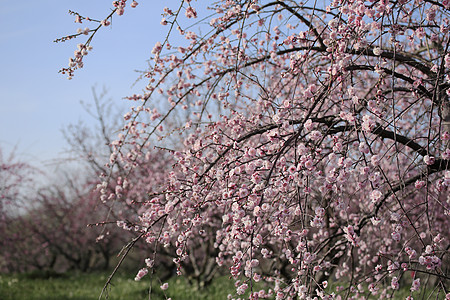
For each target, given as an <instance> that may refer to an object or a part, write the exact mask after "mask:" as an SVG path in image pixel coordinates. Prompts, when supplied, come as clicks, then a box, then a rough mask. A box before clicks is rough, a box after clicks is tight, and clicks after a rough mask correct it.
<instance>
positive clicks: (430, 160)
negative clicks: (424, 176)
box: [423, 155, 435, 166]
mask: <svg viewBox="0 0 450 300" xmlns="http://www.w3.org/2000/svg"><path fill="white" fill-rule="evenodd" d="M423 162H424V163H425V164H427V165H429V166H431V165H432V164H434V162H435V159H434V157H433V156H429V155H425V156H424V157H423Z"/></svg>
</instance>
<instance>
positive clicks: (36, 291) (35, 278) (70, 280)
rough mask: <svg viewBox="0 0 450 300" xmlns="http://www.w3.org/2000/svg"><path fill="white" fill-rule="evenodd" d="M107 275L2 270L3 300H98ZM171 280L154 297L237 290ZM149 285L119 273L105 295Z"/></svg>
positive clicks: (134, 295) (131, 293)
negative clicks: (199, 286)
mask: <svg viewBox="0 0 450 300" xmlns="http://www.w3.org/2000/svg"><path fill="white" fill-rule="evenodd" d="M108 276H109V273H90V274H76V273H71V274H63V275H55V274H52V276H49V274H42V273H31V274H18V275H4V274H0V300H44V299H45V300H64V299H74V300H96V299H99V296H100V293H101V290H102V288H103V286H104V284H105V282H106V280H107V278H108ZM168 283H169V288H168V289H167V290H166V291H164V292H163V290H162V289H161V288H160V287H159V286H160V285H161V283H160V282H159V281H158V280H157V278H156V276H154V278H153V281H152V296H151V299H153V300H160V299H167V298H172V299H173V300H178V299H182V300H206V299H227V295H228V294H229V293H231V294H234V293H235V287H234V281H233V280H230V279H228V277H226V276H224V277H219V278H216V279H215V280H214V281H213V282H212V284H211V285H210V286H208V287H207V288H205V289H197V288H195V287H193V286H191V285H189V284H188V283H187V281H186V279H185V278H184V277H174V278H172V279H170V280H169V281H168ZM149 287H150V278H149V276H148V275H147V276H145V277H144V278H143V279H142V280H141V281H138V282H137V281H134V274H116V275H115V276H114V278H113V280H112V285H111V286H110V288H109V290H108V295H104V296H103V297H102V299H110V300H140V299H142V300H144V299H149V296H148V294H149ZM329 288H331V287H329ZM256 290H258V288H256ZM344 294H345V293H344ZM409 294H410V292H409V286H405V287H403V288H402V289H401V290H400V291H399V292H398V293H396V295H395V298H394V299H405V298H406V297H407V296H408V295H409ZM234 295H235V294H234ZM368 295H369V294H368V293H366V294H365V296H368ZM106 296H107V297H106ZM429 296H433V298H434V299H444V298H442V297H445V296H443V294H442V293H441V294H439V295H437V291H433V290H432V289H427V290H425V291H424V290H423V289H422V290H421V292H415V293H414V299H416V297H417V299H427V298H428V297H429ZM441 296H442V297H441ZM242 297H244V299H245V298H247V297H248V293H246V294H244V295H242V296H241V298H242ZM367 299H378V297H377V296H369V297H368V298H367Z"/></svg>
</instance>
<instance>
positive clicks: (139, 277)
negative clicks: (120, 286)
mask: <svg viewBox="0 0 450 300" xmlns="http://www.w3.org/2000/svg"><path fill="white" fill-rule="evenodd" d="M147 273H148V269H147V268H143V269H140V270H139V272H138V273H137V275H136V277H135V278H134V280H135V281H139V280H141V279H142V277H144V276H145V275H147Z"/></svg>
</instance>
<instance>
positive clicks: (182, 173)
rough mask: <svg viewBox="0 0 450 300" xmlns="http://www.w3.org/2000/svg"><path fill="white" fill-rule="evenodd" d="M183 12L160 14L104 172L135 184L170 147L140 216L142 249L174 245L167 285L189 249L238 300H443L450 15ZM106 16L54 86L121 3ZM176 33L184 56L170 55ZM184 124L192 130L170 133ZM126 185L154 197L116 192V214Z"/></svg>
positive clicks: (299, 9)
mask: <svg viewBox="0 0 450 300" xmlns="http://www.w3.org/2000/svg"><path fill="white" fill-rule="evenodd" d="M196 4H198V5H200V3H198V2H194V1H180V3H179V5H178V6H177V7H174V8H165V9H164V13H163V19H162V21H161V24H162V25H166V26H168V27H169V30H168V35H167V36H166V38H165V39H163V41H162V42H158V43H157V44H156V45H155V47H154V48H153V50H152V54H153V57H152V58H151V59H152V63H151V66H150V68H149V69H148V70H147V71H146V72H145V74H144V77H145V78H149V82H148V84H147V85H146V87H145V91H144V92H143V94H142V95H133V96H131V97H130V100H132V101H135V102H136V107H135V108H133V109H132V110H131V111H130V112H129V113H127V114H126V115H125V120H126V121H127V123H126V125H125V126H124V127H123V130H122V133H121V134H120V135H119V137H118V139H117V140H116V141H114V142H112V143H111V147H112V148H111V149H112V150H113V151H112V154H111V162H110V166H114V165H116V164H120V165H121V166H122V167H123V168H124V169H125V170H130V172H132V171H131V170H139V169H140V168H141V162H142V159H143V158H144V157H145V156H146V153H147V151H148V150H149V149H151V148H152V144H155V143H157V140H162V144H159V145H164V144H163V143H164V138H165V137H166V136H168V135H171V134H174V133H179V134H180V135H181V137H182V140H183V143H182V144H179V145H171V146H170V148H171V149H169V150H168V152H169V153H172V154H173V157H174V159H175V160H176V163H175V164H174V166H173V169H172V170H171V172H170V173H169V174H168V176H167V179H166V180H165V181H162V182H163V183H164V184H163V186H162V187H160V188H158V189H157V190H156V192H159V193H157V194H154V195H153V196H152V197H149V199H147V200H145V201H144V202H143V203H142V209H140V210H138V215H139V221H138V222H136V223H133V224H132V227H133V229H134V230H137V231H138V232H140V236H139V237H142V238H145V240H146V241H147V242H148V243H149V244H151V245H154V247H155V249H159V248H158V247H157V245H160V244H162V245H170V244H172V245H175V246H176V250H175V254H176V257H175V258H174V262H175V263H176V264H177V265H178V266H179V274H181V273H182V269H183V262H185V261H188V260H189V259H193V258H196V254H195V252H193V251H192V247H191V245H192V244H203V245H207V244H208V243H211V244H212V245H213V246H214V251H211V252H209V253H210V254H211V255H214V257H215V258H216V262H217V264H218V265H223V266H227V267H229V270H230V273H231V276H232V277H233V278H234V279H235V280H236V287H237V289H236V293H237V294H238V295H241V294H243V293H244V292H246V291H250V298H252V299H260V298H267V297H275V298H276V299H298V298H299V299H312V298H314V297H317V298H322V299H334V298H336V299H342V298H357V297H362V298H364V297H366V298H367V297H368V296H369V295H376V297H378V298H392V297H396V293H397V291H398V290H399V287H406V289H410V290H411V292H410V296H409V299H412V298H413V297H417V296H416V295H420V294H419V293H418V292H416V291H417V290H419V289H423V288H424V286H428V287H431V286H433V292H432V293H433V297H436V298H442V299H443V298H445V297H447V298H449V297H450V294H449V290H448V289H449V287H448V284H449V279H450V278H449V275H448V274H449V258H448V255H449V249H450V241H449V235H448V233H449V232H448V228H449V225H450V223H449V221H450V217H449V211H450V193H449V185H450V170H449V169H450V164H449V162H450V161H449V159H450V148H449V140H450V100H449V94H450V90H449V87H450V79H449V71H450V54H449V51H448V50H449V45H450V35H449V29H450V28H449V26H450V24H449V23H450V20H449V13H450V2H449V1H430V0H398V1H390V2H388V1H384V0H371V1H362V0H335V1H304V2H297V1H256V0H255V1H225V0H223V1H215V2H210V3H208V5H209V9H210V10H211V11H212V14H211V15H209V16H206V17H205V19H203V18H200V20H201V21H199V22H198V23H193V24H189V21H185V20H183V15H184V16H185V17H186V18H187V19H196V18H197V17H198V15H199V14H200V13H201V12H200V11H197V10H196V9H195V7H194V6H196ZM113 5H114V10H113V11H112V12H111V14H109V15H108V16H107V17H106V18H105V19H104V20H103V21H101V22H99V27H98V28H95V29H93V30H89V29H85V30H84V31H83V30H81V33H80V34H82V33H85V34H87V35H90V36H89V38H88V40H87V42H86V43H84V44H79V46H78V50H77V51H76V53H75V57H74V58H73V59H72V60H71V62H70V64H69V67H68V68H65V69H63V70H62V72H65V73H67V74H68V75H69V76H73V74H74V71H75V70H76V69H77V68H80V67H82V66H83V57H84V55H86V54H87V51H89V50H90V43H91V41H92V38H93V36H94V35H95V34H96V33H97V32H98V31H99V29H100V28H101V27H102V26H107V25H108V24H109V23H110V21H111V19H112V18H113V16H115V15H122V14H123V13H124V11H125V6H126V1H114V2H113ZM136 5H137V2H136V1H133V2H132V3H131V6H132V7H136ZM84 20H87V19H86V18H84V17H81V16H79V15H78V14H76V21H84ZM204 20H208V21H209V22H208V23H206V22H204ZM185 23H186V25H184V24H185ZM196 26H197V27H198V30H196V31H194V29H193V28H195V27H196ZM175 29H177V31H178V32H179V33H180V34H181V35H182V36H184V37H185V38H186V40H187V44H185V45H180V46H177V47H175V46H174V45H172V44H171V40H172V37H173V36H174V35H175V34H176V33H175ZM75 36H76V35H74V36H69V37H66V38H63V39H67V38H71V37H75ZM158 94H160V96H157V95H158ZM158 98H159V99H162V98H165V99H167V101H168V102H169V104H170V105H171V106H170V108H169V109H167V110H166V111H165V112H158V111H157V110H156V108H155V106H154V104H153V103H155V102H157V99H158ZM182 110H189V111H190V113H191V115H190V120H189V121H188V122H187V123H186V124H185V125H182V126H180V127H179V128H177V129H174V128H173V120H171V117H172V116H174V115H176V113H177V112H179V111H182ZM168 122H172V123H169V124H170V126H168ZM167 148H169V147H167ZM111 172H112V171H111ZM109 182H110V181H108V176H105V178H104V182H103V183H102V185H103V186H104V187H107V186H108V184H109ZM160 182H161V181H160ZM125 183H126V184H125ZM112 184H113V185H116V190H117V186H120V185H117V182H113V183H112ZM131 188H132V189H134V190H135V191H136V192H135V193H136V194H141V195H149V194H153V191H154V190H153V186H152V192H150V193H149V186H148V185H145V184H143V185H141V184H140V182H134V183H133V185H132V186H130V185H129V182H128V181H127V180H125V179H124V180H123V183H122V188H118V189H119V192H116V193H111V194H108V192H107V189H106V188H104V189H103V192H102V193H104V195H103V198H104V199H109V200H108V201H111V203H117V202H123V201H126V200H127V199H126V197H125V198H123V197H119V194H121V191H122V190H125V189H131ZM143 199H145V197H144V198H143ZM127 226H130V225H127ZM150 259H154V260H157V259H158V256H157V254H155V255H154V256H153V257H152V258H150ZM148 262H150V260H149V261H148ZM151 265H152V264H151V263H149V264H148V269H150V268H151ZM145 270H146V269H144V270H142V271H141V272H139V274H138V276H137V279H140V278H141V277H142V276H144V275H145V274H146V271H145ZM261 281H262V282H264V283H265V284H266V285H265V288H264V289H262V290H260V291H257V290H256V288H255V282H261ZM333 282H337V284H333V285H332V286H330V285H331V283H333ZM263 286H264V285H263ZM421 295H422V297H424V296H423V295H424V293H422V294H421Z"/></svg>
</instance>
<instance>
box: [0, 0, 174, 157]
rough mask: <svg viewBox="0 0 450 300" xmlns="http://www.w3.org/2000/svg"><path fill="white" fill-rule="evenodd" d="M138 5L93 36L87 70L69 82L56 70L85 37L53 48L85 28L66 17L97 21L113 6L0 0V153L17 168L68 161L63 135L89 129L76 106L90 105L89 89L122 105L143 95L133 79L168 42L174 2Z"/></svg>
mask: <svg viewBox="0 0 450 300" xmlns="http://www.w3.org/2000/svg"><path fill="white" fill-rule="evenodd" d="M130 2H131V1H130ZM138 2H139V6H138V7H137V8H135V9H133V8H130V7H129V6H128V7H127V8H126V11H125V14H124V15H123V16H121V17H118V16H115V17H114V19H113V23H112V26H110V27H108V28H104V29H103V30H101V31H100V32H98V34H97V35H96V36H95V38H94V41H93V43H92V46H93V50H92V51H91V53H90V54H89V55H88V56H87V57H86V58H85V67H84V69H82V70H78V71H77V72H76V74H75V77H74V78H73V79H72V80H67V79H66V76H64V75H61V74H58V70H59V69H60V68H62V67H66V66H67V64H68V60H69V57H71V56H72V55H73V51H74V50H75V49H76V45H77V43H80V42H84V41H85V39H86V37H84V36H83V37H82V38H81V39H79V40H78V39H75V40H71V41H68V42H65V43H58V44H56V43H53V40H54V39H56V38H59V37H62V36H65V35H68V34H73V33H76V30H77V28H80V27H82V28H84V27H89V23H86V22H83V24H78V23H74V19H75V18H74V17H73V16H71V15H69V14H68V10H69V9H70V10H73V11H77V12H79V13H80V14H81V15H83V16H88V17H91V18H96V19H102V18H104V17H105V16H107V14H108V13H109V12H110V9H111V8H112V5H111V3H112V0H96V1H92V0H64V1H54V0H53V1H50V0H41V1H34V0H33V1H32V0H24V1H6V0H0V3H1V4H2V9H1V10H0V49H1V50H0V51H1V55H0V66H1V68H0V116H1V117H0V128H1V129H0V147H1V148H2V149H3V151H4V152H6V153H8V152H10V151H11V150H12V149H13V148H14V147H16V149H17V150H16V154H17V156H18V158H20V159H21V160H25V161H27V162H30V163H33V164H35V165H37V166H39V165H46V164H47V165H48V164H50V162H51V161H52V160H53V159H54V158H56V157H64V156H65V154H64V148H65V147H66V144H65V141H64V138H63V135H62V133H61V129H62V128H63V127H65V126H67V125H69V124H75V123H77V122H78V121H79V120H83V121H84V122H86V123H89V122H92V120H91V118H90V117H89V116H88V114H87V113H85V112H84V111H83V109H82V106H81V105H80V101H81V100H83V101H84V102H89V101H92V99H93V98H92V92H91V88H92V87H93V86H94V85H95V86H97V88H98V90H101V89H102V88H103V87H105V88H106V89H107V90H108V95H109V96H110V97H112V98H113V99H115V101H119V102H120V101H122V102H124V101H125V100H121V98H122V97H125V96H127V95H131V94H133V93H140V92H141V88H142V87H144V86H145V82H141V83H140V84H138V85H137V86H135V87H132V85H133V83H134V82H135V80H136V78H137V77H138V74H137V73H136V72H135V71H134V70H136V69H140V70H142V69H143V68H145V66H146V65H147V63H146V60H147V59H148V58H149V56H150V55H151V53H150V52H151V49H152V48H153V46H154V45H155V43H156V42H157V41H159V40H161V41H162V40H163V38H164V37H165V33H166V30H167V27H163V26H161V25H160V20H161V13H162V10H163V7H164V6H169V4H170V3H171V2H172V3H174V2H175V3H176V2H177V1H157V0H152V1H144V0H142V1H138ZM168 3H169V4H168ZM172 7H173V5H172V6H171V8H172ZM91 27H93V25H91Z"/></svg>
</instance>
